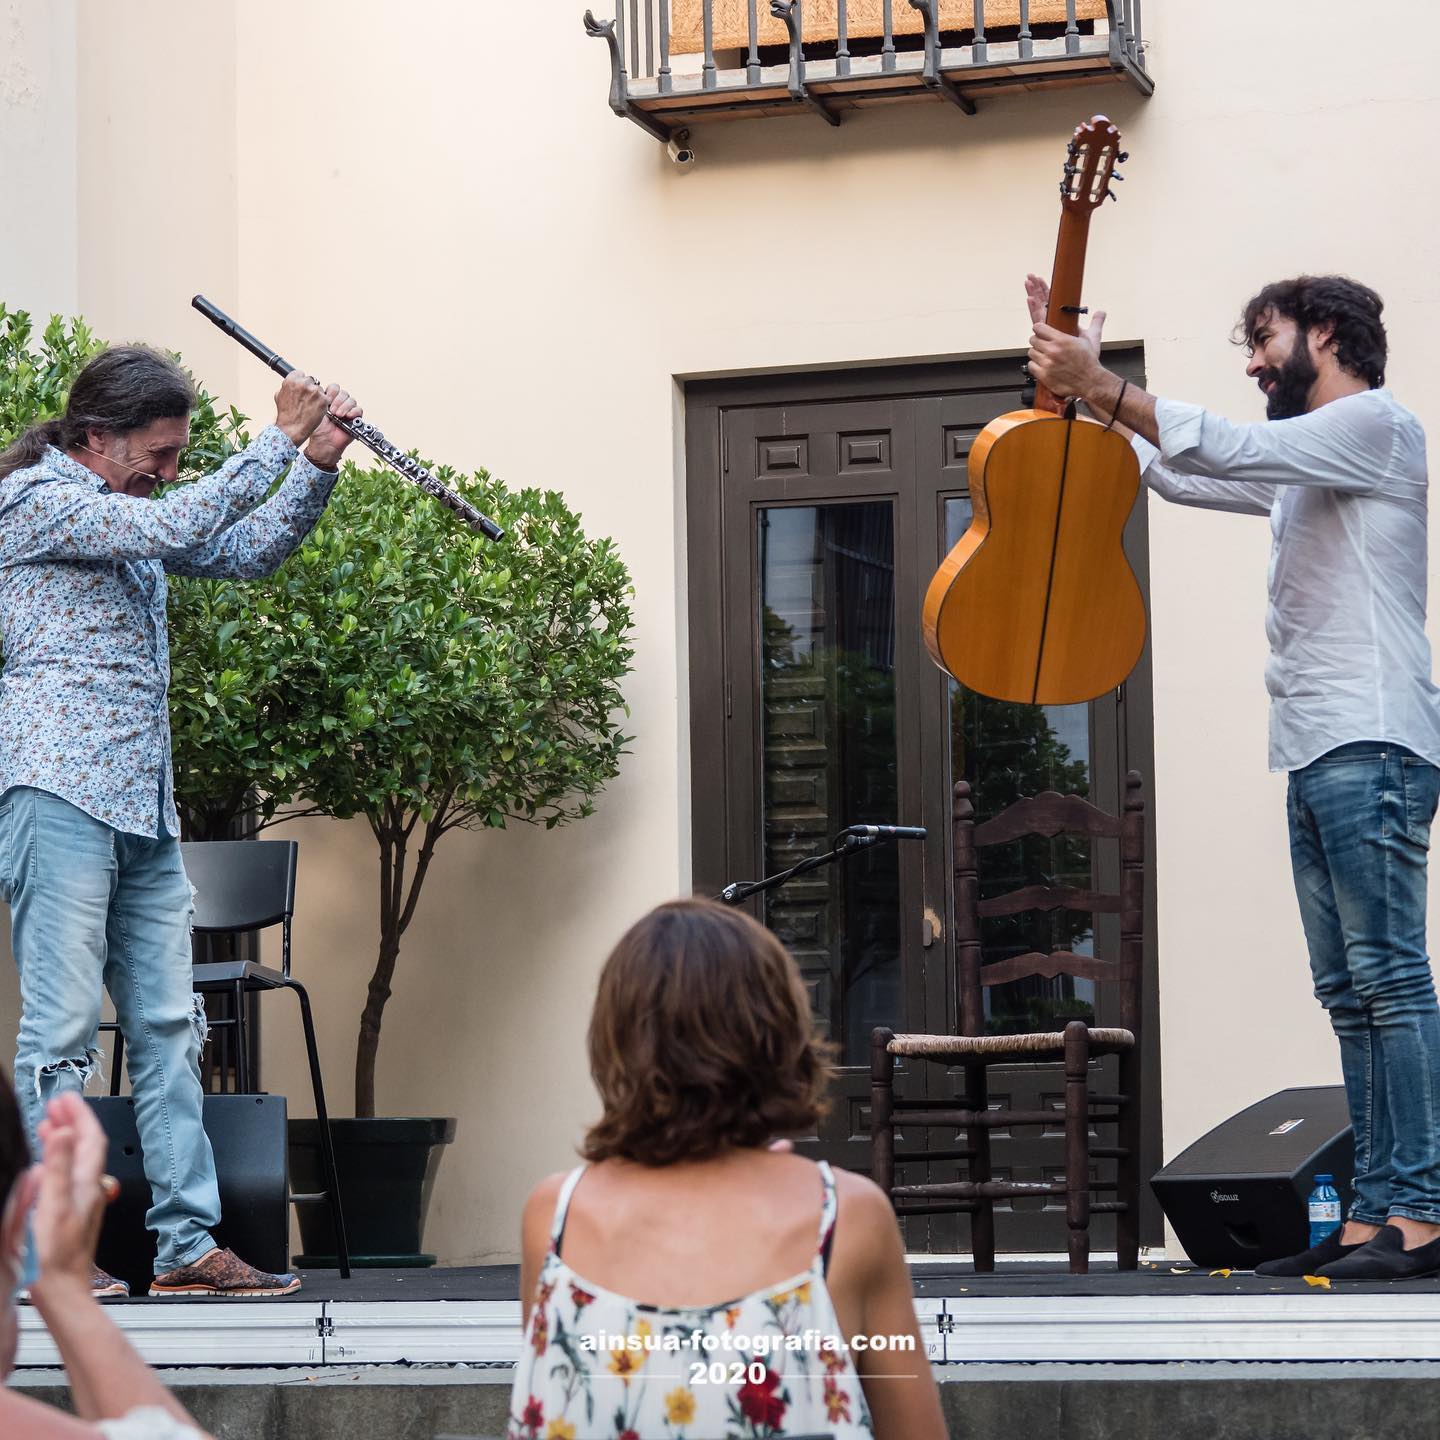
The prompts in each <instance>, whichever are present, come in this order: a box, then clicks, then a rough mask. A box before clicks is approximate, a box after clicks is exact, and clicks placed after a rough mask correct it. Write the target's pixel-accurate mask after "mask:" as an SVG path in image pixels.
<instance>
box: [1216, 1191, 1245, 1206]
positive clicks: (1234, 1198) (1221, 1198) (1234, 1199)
mask: <svg viewBox="0 0 1440 1440" xmlns="http://www.w3.org/2000/svg"><path fill="white" fill-rule="evenodd" d="M1210 1198H1211V1199H1212V1200H1213V1201H1214V1202H1215V1203H1216V1204H1217V1205H1222V1204H1225V1203H1227V1202H1228V1203H1229V1204H1231V1205H1238V1204H1239V1203H1240V1197H1239V1196H1238V1195H1227V1194H1226V1193H1225V1192H1224V1191H1223V1190H1212V1191H1211V1192H1210Z"/></svg>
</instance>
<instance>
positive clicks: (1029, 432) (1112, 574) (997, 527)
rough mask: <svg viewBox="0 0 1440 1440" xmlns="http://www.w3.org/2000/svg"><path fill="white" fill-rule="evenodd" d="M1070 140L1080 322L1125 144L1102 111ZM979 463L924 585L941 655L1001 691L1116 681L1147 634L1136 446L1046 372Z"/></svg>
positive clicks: (1063, 311)
mask: <svg viewBox="0 0 1440 1440" xmlns="http://www.w3.org/2000/svg"><path fill="white" fill-rule="evenodd" d="M1066 154H1067V158H1066V162H1065V168H1064V172H1063V178H1062V180H1061V182H1060V194H1061V204H1060V237H1059V240H1058V242H1057V244H1056V247H1055V269H1054V272H1053V275H1052V278H1051V281H1050V304H1049V310H1048V312H1047V314H1046V319H1047V320H1048V322H1049V323H1050V324H1051V325H1053V326H1055V327H1056V329H1059V330H1064V331H1067V332H1068V333H1069V334H1071V335H1074V334H1077V333H1078V332H1079V318H1080V316H1081V315H1082V314H1083V313H1085V312H1084V310H1083V309H1082V307H1081V305H1080V287H1081V281H1082V278H1083V276H1084V272H1085V245H1086V241H1087V240H1088V238H1089V234H1090V217H1091V215H1092V214H1093V213H1094V212H1095V211H1096V210H1097V209H1099V207H1100V206H1101V204H1103V203H1104V200H1105V197H1106V196H1107V195H1110V194H1112V191H1111V188H1110V187H1111V181H1112V178H1114V175H1115V167H1116V165H1117V164H1118V163H1119V162H1120V161H1121V160H1123V159H1124V158H1125V157H1124V155H1123V154H1122V153H1121V150H1120V132H1119V131H1118V130H1117V129H1116V128H1115V127H1114V126H1113V125H1112V124H1111V123H1110V122H1109V121H1108V120H1107V119H1106V118H1105V117H1104V116H1103V115H1097V116H1095V117H1094V119H1092V120H1088V121H1086V122H1085V123H1084V124H1083V125H1081V126H1079V127H1078V128H1077V129H1076V131H1075V134H1074V137H1073V138H1072V139H1071V141H1070V144H1069V147H1068V149H1067V152H1066ZM969 473H970V498H971V502H972V504H973V506H974V518H973V520H972V521H971V524H970V528H969V529H968V530H967V531H966V532H965V534H964V535H963V536H961V538H960V541H959V543H958V544H957V545H956V546H955V548H954V549H953V550H951V552H950V553H949V554H948V555H947V556H946V557H945V560H944V563H943V564H942V565H941V566H940V568H939V570H938V571H936V573H935V578H934V579H933V580H932V581H931V582H930V587H929V589H928V590H927V591H926V594H925V608H924V618H923V626H924V633H925V645H926V648H927V649H928V650H929V651H930V655H931V657H932V658H933V659H934V661H935V663H936V664H937V665H939V666H940V668H941V669H942V670H945V671H947V672H948V673H949V674H950V675H952V676H954V678H955V679H956V680H958V681H959V682H960V683H961V684H962V685H964V686H966V687H968V688H969V689H971V690H975V691H978V692H979V693H980V694H981V695H988V696H990V697H992V698H993V699H996V700H1011V701H1017V702H1019V703H1021V704H1027V705H1070V704H1075V703H1078V702H1080V701H1085V700H1093V699H1094V698H1095V697H1096V696H1097V695H1103V694H1104V693H1105V692H1106V691H1107V690H1113V689H1114V688H1115V687H1116V686H1117V685H1119V684H1120V683H1121V681H1123V680H1124V679H1125V677H1126V676H1127V675H1128V674H1129V673H1130V671H1131V670H1132V669H1134V667H1135V662H1136V661H1137V660H1138V659H1139V658H1140V652H1141V650H1142V649H1143V647H1144V644H1145V605H1144V601H1143V600H1142V599H1141V595H1140V586H1139V584H1138V583H1137V582H1136V579H1135V574H1134V571H1132V570H1131V568H1130V562H1129V561H1128V560H1127V559H1126V558H1125V551H1124V547H1123V544H1122V535H1123V532H1124V529H1125V521H1126V518H1127V517H1128V516H1129V514H1130V511H1131V509H1132V507H1133V506H1134V504H1135V496H1136V493H1137V491H1138V489H1139V485H1140V467H1139V463H1138V461H1137V460H1136V457H1135V452H1134V451H1133V450H1132V449H1131V448H1130V445H1129V444H1128V443H1127V442H1126V440H1125V439H1124V438H1123V437H1121V436H1120V435H1117V434H1116V433H1115V432H1114V431H1113V430H1107V429H1106V428H1105V427H1104V426H1103V425H1102V424H1100V423H1099V422H1098V421H1095V420H1090V419H1085V418H1079V417H1076V416H1075V414H1074V411H1073V407H1067V406H1066V405H1065V404H1063V403H1062V401H1061V400H1060V399H1058V398H1057V397H1055V396H1053V395H1051V394H1050V393H1049V391H1047V390H1046V389H1045V388H1044V386H1040V385H1037V386H1036V394H1035V408H1034V409H1029V410H1012V411H1010V412H1009V413H1008V414H1005V415H1001V416H999V417H998V418H997V419H995V420H992V421H991V422H990V424H988V425H987V426H986V427H985V428H984V430H982V431H981V432H980V434H979V435H978V436H977V437H976V440H975V443H974V445H973V446H972V447H971V450H970V458H969Z"/></svg>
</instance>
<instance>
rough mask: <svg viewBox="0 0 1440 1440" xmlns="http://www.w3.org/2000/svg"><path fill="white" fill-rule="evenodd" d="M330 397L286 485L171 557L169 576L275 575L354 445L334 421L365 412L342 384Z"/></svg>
mask: <svg viewBox="0 0 1440 1440" xmlns="http://www.w3.org/2000/svg"><path fill="white" fill-rule="evenodd" d="M325 399H326V402H327V410H326V416H325V419H324V420H323V421H322V422H321V423H320V425H319V426H318V427H317V429H316V431H315V434H314V435H313V436H312V437H311V440H310V443H309V444H308V445H307V446H306V447H305V453H304V454H303V455H302V456H301V457H300V458H299V459H298V460H297V461H296V462H295V464H294V465H293V466H292V467H291V470H290V474H289V475H288V476H287V477H286V480H285V483H284V484H283V485H282V486H281V487H280V488H279V489H278V490H277V491H276V492H275V493H274V494H273V495H272V496H271V497H270V498H269V499H268V500H267V501H265V503H264V504H263V505H261V506H259V507H258V508H257V509H255V510H252V511H251V512H250V514H248V515H246V516H245V517H244V519H242V520H237V521H236V522H235V524H233V525H231V526H230V527H229V528H228V529H226V530H225V531H224V532H223V533H221V534H220V535H218V536H217V537H216V538H215V539H213V540H211V541H209V542H208V543H206V544H203V545H197V546H195V547H194V548H193V549H191V550H189V551H187V552H186V553H185V554H183V555H179V556H174V557H167V558H166V561H165V568H166V570H168V571H169V572H170V574H172V575H191V576H198V577H200V578H209V579H221V578H224V579H230V580H254V579H256V578H258V577H259V576H261V575H270V574H273V573H274V572H275V571H276V570H278V569H279V568H280V566H281V565H283V564H284V563H285V561H286V560H287V559H288V558H289V557H290V556H291V555H293V554H294V553H295V551H296V549H297V548H298V547H299V545H300V543H301V541H303V540H304V539H305V537H306V536H307V535H308V534H309V533H310V532H311V530H313V529H314V528H315V522H316V521H317V520H318V519H319V518H320V515H321V512H322V511H323V510H324V509H325V505H326V502H327V501H328V500H329V499H330V492H331V491H332V490H334V488H335V481H336V480H337V479H338V478H339V475H338V471H337V467H338V466H339V464H340V457H341V455H342V454H344V452H345V447H346V446H347V445H349V443H350V439H351V437H350V435H349V434H348V433H347V432H346V431H344V430H342V429H341V428H340V427H339V426H338V425H336V424H334V423H333V422H334V420H335V419H341V420H350V419H355V418H358V417H359V416H360V415H363V414H364V413H365V412H364V411H363V410H362V409H361V408H360V406H359V405H357V404H356V403H355V401H354V399H353V398H352V397H351V396H350V395H349V394H347V393H346V392H345V391H344V390H342V389H340V387H339V386H338V385H331V386H329V387H327V389H326V391H325Z"/></svg>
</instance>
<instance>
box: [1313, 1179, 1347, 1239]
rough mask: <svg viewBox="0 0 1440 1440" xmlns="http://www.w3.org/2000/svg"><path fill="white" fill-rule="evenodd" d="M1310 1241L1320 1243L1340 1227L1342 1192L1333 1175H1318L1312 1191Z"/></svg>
mask: <svg viewBox="0 0 1440 1440" xmlns="http://www.w3.org/2000/svg"><path fill="white" fill-rule="evenodd" d="M1308 1208H1309V1211H1310V1243H1311V1245H1318V1244H1320V1242H1321V1241H1322V1240H1324V1239H1325V1237H1326V1236H1327V1235H1333V1234H1334V1233H1335V1232H1336V1231H1337V1230H1338V1229H1339V1228H1340V1192H1339V1191H1338V1190H1337V1189H1336V1188H1335V1177H1334V1176H1333V1175H1317V1176H1316V1177H1315V1188H1314V1189H1313V1190H1312V1191H1311V1192H1310V1200H1309V1206H1308Z"/></svg>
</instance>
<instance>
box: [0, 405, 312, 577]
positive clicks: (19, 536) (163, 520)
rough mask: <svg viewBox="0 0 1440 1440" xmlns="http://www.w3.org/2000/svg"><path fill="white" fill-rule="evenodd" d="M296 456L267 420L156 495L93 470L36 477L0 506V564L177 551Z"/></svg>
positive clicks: (241, 509)
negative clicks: (226, 454) (251, 435)
mask: <svg viewBox="0 0 1440 1440" xmlns="http://www.w3.org/2000/svg"><path fill="white" fill-rule="evenodd" d="M294 456H295V446H294V443H293V442H292V441H291V439H290V437H289V436H287V435H286V434H285V433H284V432H283V431H281V430H279V429H278V428H276V427H275V426H273V425H271V426H268V427H267V428H266V429H264V430H262V431H261V432H260V434H259V435H258V436H257V437H256V438H255V439H254V440H253V441H252V442H251V443H250V444H249V445H248V446H246V448H245V449H244V450H242V451H240V452H239V454H236V455H232V456H231V457H230V458H229V459H228V460H227V461H226V462H225V463H224V465H222V466H221V467H220V469H219V470H217V471H216V472H215V474H213V475H210V476H207V477H206V478H205V479H204V480H197V481H196V482H195V484H193V485H183V486H180V487H179V488H178V489H175V490H172V491H171V492H170V493H169V494H167V495H163V496H161V497H160V498H159V499H155V500H151V499H142V498H140V497H139V496H135V495H120V494H117V493H116V492H115V491H113V490H110V489H108V488H107V487H106V485H105V483H104V481H102V480H100V479H99V478H98V477H97V478H96V480H95V482H94V483H93V484H91V483H90V482H88V481H86V480H81V479H70V478H65V479H46V480H41V481H39V482H38V483H36V484H33V485H29V486H27V487H26V488H25V489H24V490H23V491H21V492H20V494H19V495H18V496H17V497H16V498H15V499H14V500H13V501H12V502H11V503H10V504H8V505H5V506H4V507H3V508H0V564H4V565H23V564H26V563H27V562H29V561H32V560H166V559H170V558H179V557H180V556H183V555H184V554H185V553H186V552H187V551H189V550H191V549H192V548H194V547H195V546H197V545H201V544H205V543H207V542H208V541H210V540H213V539H214V538H215V536H217V535H219V534H220V532H221V531H222V530H224V529H225V527H226V526H227V525H232V524H234V522H235V521H236V520H238V519H239V518H240V517H241V516H242V515H244V514H245V513H246V512H247V511H249V510H251V509H253V508H254V507H255V506H256V505H258V504H259V503H260V502H261V501H262V500H263V499H264V498H265V495H266V492H267V491H268V490H269V489H270V487H271V485H273V484H274V482H275V477H276V476H277V475H278V474H279V473H280V472H281V471H282V470H283V469H284V468H285V466H286V465H288V464H289V463H290V461H291V460H292V459H294Z"/></svg>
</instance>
